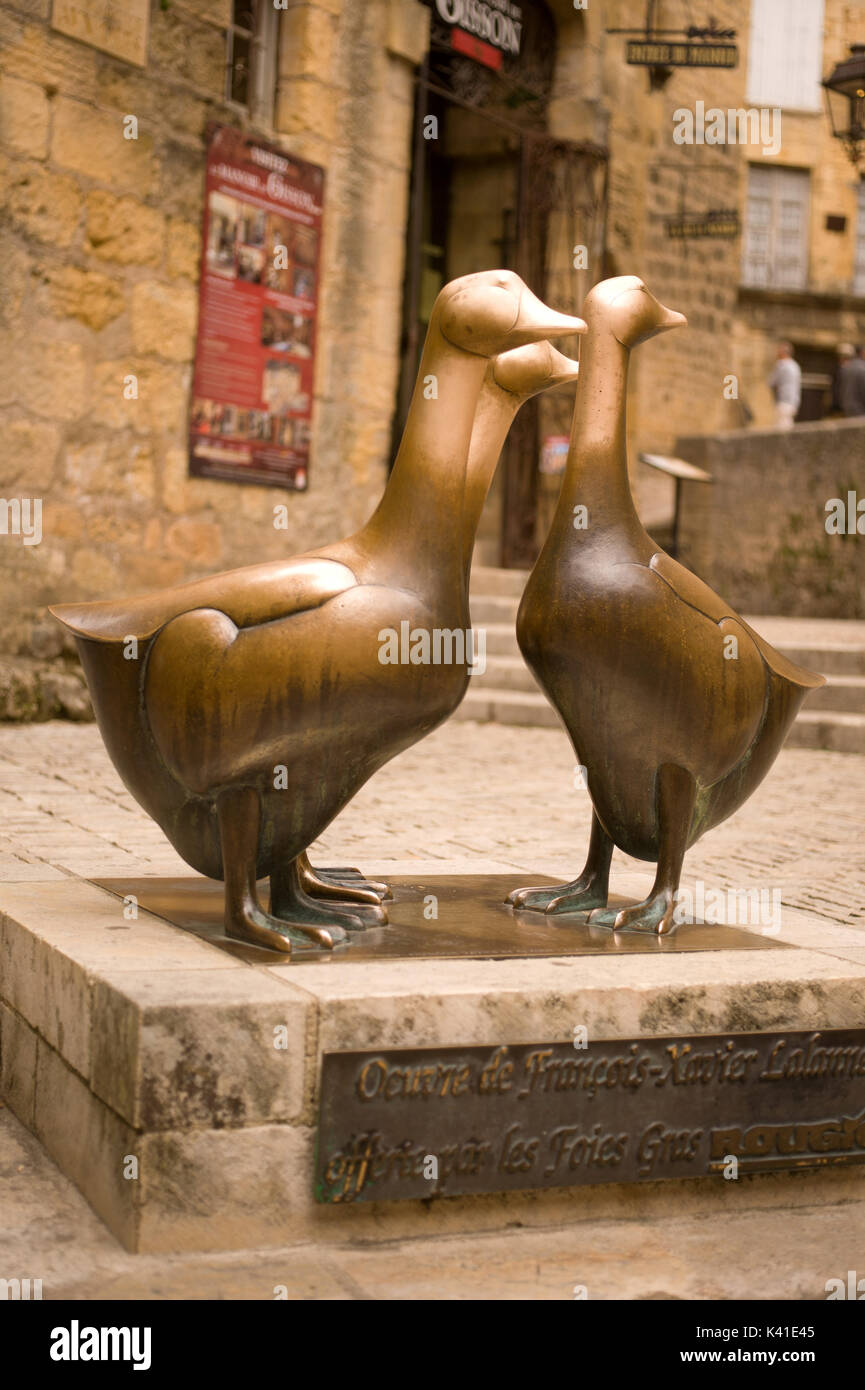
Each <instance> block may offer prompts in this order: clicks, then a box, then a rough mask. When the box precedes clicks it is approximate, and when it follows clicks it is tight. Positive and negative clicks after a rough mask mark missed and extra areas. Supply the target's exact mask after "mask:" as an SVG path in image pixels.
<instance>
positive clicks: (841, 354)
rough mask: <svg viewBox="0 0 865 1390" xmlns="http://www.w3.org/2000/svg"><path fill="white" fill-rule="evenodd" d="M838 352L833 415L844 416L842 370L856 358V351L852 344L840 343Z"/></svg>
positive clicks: (833, 387)
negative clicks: (846, 363)
mask: <svg viewBox="0 0 865 1390" xmlns="http://www.w3.org/2000/svg"><path fill="white" fill-rule="evenodd" d="M836 352H837V354H838V364H837V366H836V368H835V374H834V376H833V377H832V414H833V415H843V413H844V411H843V407H842V405H841V369H842V368H843V366H844V364H845V362H849V361H850V360H851V359H852V358H853V357H855V356H856V349H855V348H854V346H853V344H852V343H839V344H838V347H837V348H836Z"/></svg>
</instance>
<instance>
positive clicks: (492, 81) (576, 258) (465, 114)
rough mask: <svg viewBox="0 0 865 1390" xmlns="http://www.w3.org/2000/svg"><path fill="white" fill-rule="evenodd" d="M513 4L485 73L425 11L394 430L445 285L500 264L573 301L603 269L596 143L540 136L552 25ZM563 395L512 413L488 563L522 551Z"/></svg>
mask: <svg viewBox="0 0 865 1390" xmlns="http://www.w3.org/2000/svg"><path fill="white" fill-rule="evenodd" d="M524 15H525V18H526V23H525V24H524V27H523V31H522V39H521V48H520V53H519V54H518V55H514V54H512V55H505V57H504V60H503V61H502V62H501V66H500V68H499V69H498V70H497V71H494V70H491V69H490V68H488V67H485V66H484V65H483V64H482V63H479V62H477V61H475V60H474V59H472V58H470V57H466V56H464V55H463V54H462V53H460V52H458V51H455V48H454V46H453V31H452V29H449V28H448V26H446V25H442V24H441V23H440V22H439V21H438V19H437V16H436V12H435V11H434V19H433V26H432V40H431V45H430V52H429V54H428V56H427V59H426V61H425V62H424V64H423V65H422V67H421V69H420V71H419V73H418V78H417V91H416V107H415V141H414V159H413V170H412V195H411V210H410V217H409V237H408V247H407V257H406V278H405V292H404V301H403V302H404V312H403V341H402V358H401V360H402V363H403V368H402V374H401V380H400V391H399V400H398V406H397V412H396V418H395V433H396V438H397V440H398V439H399V436H400V435H401V433H402V428H403V425H404V423H405V418H406V415H407V413H408V407H409V401H410V398H411V392H412V389H413V386H414V381H415V376H416V373H417V367H418V362H419V360H420V351H421V348H422V346H423V340H424V335H425V333H426V329H427V324H428V322H429V316H430V313H431V311H432V306H433V303H434V302H435V297H436V294H437V293H438V291H439V290H440V289H441V287H442V286H443V285H444V284H446V283H447V282H448V281H449V280H452V279H454V278H455V277H456V276H459V275H466V274H470V273H471V272H473V271H477V270H489V269H494V268H497V267H499V266H503V267H506V268H508V269H511V270H515V271H516V272H517V274H519V275H520V276H522V278H523V279H524V280H525V281H526V283H527V284H529V285H530V286H531V288H532V289H533V290H534V291H535V293H536V294H538V295H540V296H541V298H543V299H545V300H546V301H547V302H548V303H550V304H551V305H552V306H553V307H554V308H556V309H559V310H562V311H563V312H566V313H567V312H572V313H577V312H578V311H579V305H580V304H581V303H582V300H583V298H584V297H585V294H586V293H587V291H588V289H589V288H590V287H591V285H592V284H593V283H594V282H595V281H596V280H598V279H600V278H602V277H603V274H604V270H603V244H604V213H605V207H606V167H607V166H606V152H605V151H604V150H603V149H601V148H600V147H599V146H596V145H592V144H589V143H582V144H580V143H575V142H571V141H566V140H556V139H553V138H552V137H551V136H550V135H549V134H548V132H547V130H546V115H547V102H548V98H549V94H550V90H551V86H552V80H553V71H554V65H555V53H556V29H555V24H554V22H553V20H552V17H551V16H550V14H549V11H548V10H547V8H546V6H545V5H543V4H534V5H532V6H531V7H530V8H529V7H525V8H524ZM430 118H433V120H432V121H431V120H430ZM430 137H431V138H430ZM581 247H584V248H586V250H585V256H583V255H582V254H581V253H580V252H579V251H578V250H577V248H581ZM564 406H566V407H567V411H566V413H565V417H564V418H562V417H563V402H562V401H561V400H556V398H555V397H554V396H550V397H542V398H536V399H535V400H532V401H529V402H528V403H527V404H526V405H525V406H523V408H522V410H521V411H520V413H519V415H518V416H517V418H516V421H515V423H514V425H513V427H512V429H511V432H510V435H509V437H508V441H507V443H506V445H505V449H504V451H503V455H502V461H501V463H500V466H499V470H498V475H497V479H496V481H495V482H494V484H493V489H492V492H491V498H490V503H489V504H488V508H487V511H486V512H485V515H484V520H483V522H482V528H481V534H480V537H479V546H480V547H481V548H482V549H483V556H484V558H485V559H486V560H487V561H488V562H490V563H496V564H503V565H506V566H517V567H521V566H529V565H531V564H532V563H533V562H534V559H535V557H536V555H537V552H538V537H537V533H538V504H539V473H538V462H539V458H540V453H541V448H542V442H543V440H544V439H545V438H548V437H549V436H550V435H557V434H561V433H562V432H564V433H565V434H567V432H568V430H569V427H570V420H569V418H567V415H568V413H569V402H567V401H566V402H564Z"/></svg>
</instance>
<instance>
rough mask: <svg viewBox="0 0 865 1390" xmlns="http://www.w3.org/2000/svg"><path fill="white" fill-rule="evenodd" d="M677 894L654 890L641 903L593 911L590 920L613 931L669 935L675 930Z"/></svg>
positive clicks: (593, 924) (665, 890)
mask: <svg viewBox="0 0 865 1390" xmlns="http://www.w3.org/2000/svg"><path fill="white" fill-rule="evenodd" d="M675 910H676V898H675V894H674V893H671V892H670V891H669V889H662V890H661V891H660V892H652V893H651V894H650V895H649V897H648V898H646V899H644V901H643V902H641V903H634V904H633V905H632V906H631V907H622V908H615V907H607V908H604V909H603V910H602V911H600V912H593V913H592V915H591V917H590V918H589V921H590V923H591V925H592V926H593V927H610V928H611V929H612V930H613V931H627V932H651V933H652V934H653V935H656V936H669V934H670V932H672V931H675V929H676V921H675V917H674V913H675Z"/></svg>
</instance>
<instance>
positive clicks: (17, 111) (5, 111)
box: [0, 74, 50, 159]
mask: <svg viewBox="0 0 865 1390" xmlns="http://www.w3.org/2000/svg"><path fill="white" fill-rule="evenodd" d="M49 112H50V108H49V105H48V99H47V97H46V95H45V92H44V91H43V89H42V88H41V87H39V86H37V85H36V83H35V82H22V81H21V80H20V79H19V78H17V77H11V76H9V75H8V74H3V75H2V76H0V141H2V143H3V145H5V146H6V148H7V149H9V150H10V151H11V152H12V153H13V154H20V155H26V156H27V157H29V158H30V159H44V158H45V156H46V155H47V153H48V127H49Z"/></svg>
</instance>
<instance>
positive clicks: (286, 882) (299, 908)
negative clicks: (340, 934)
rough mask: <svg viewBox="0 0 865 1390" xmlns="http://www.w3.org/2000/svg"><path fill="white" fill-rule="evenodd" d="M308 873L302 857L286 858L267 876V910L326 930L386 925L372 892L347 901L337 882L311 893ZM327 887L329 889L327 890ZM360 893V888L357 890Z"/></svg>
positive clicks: (382, 909)
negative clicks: (268, 878)
mask: <svg viewBox="0 0 865 1390" xmlns="http://www.w3.org/2000/svg"><path fill="white" fill-rule="evenodd" d="M307 882H308V879H307V872H306V870H305V869H304V867H303V864H302V861H301V859H300V858H299V859H295V860H293V861H289V862H288V863H287V864H286V865H285V866H280V867H279V868H277V869H274V870H273V872H272V873H271V875H270V910H271V912H272V913H273V915H274V916H275V917H276V918H278V919H280V920H284V921H288V922H291V923H292V924H298V923H302V924H308V925H309V926H314V927H320V928H321V929H324V930H328V931H333V930H336V931H339V930H340V927H341V928H342V929H343V930H344V931H346V932H360V931H366V929H367V927H381V926H386V925H387V920H388V917H387V912H386V911H385V909H384V908H383V907H382V905H381V902H380V901H379V899H378V898H377V897H376V896H375V894H368V893H364V894H363V897H362V899H360V900H358V898H356V897H355V898H352V899H351V900H347V898H346V894H345V893H344V891H343V890H342V889H341V888H340V887H339V886H338V885H336V884H332V885H327V884H325V885H323V889H324V891H322V892H320V893H316V894H315V896H313V895H312V894H311V893H310V892H309V891H308V889H307ZM328 890H330V891H328ZM357 891H358V893H360V892H361V891H362V890H357Z"/></svg>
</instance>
